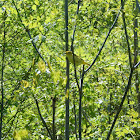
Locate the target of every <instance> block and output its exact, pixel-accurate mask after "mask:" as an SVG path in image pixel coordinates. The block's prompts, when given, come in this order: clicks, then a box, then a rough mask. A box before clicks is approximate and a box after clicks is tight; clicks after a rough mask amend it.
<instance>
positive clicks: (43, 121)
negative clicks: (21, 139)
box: [34, 97, 53, 139]
mask: <svg viewBox="0 0 140 140" xmlns="http://www.w3.org/2000/svg"><path fill="white" fill-rule="evenodd" d="M34 99H35V102H36V106H37V110H38V113H39V116H40V118H41V121H42V123H43V125H44V126H45V128H46V130H47V131H48V133H49V136H50V137H51V139H53V137H52V134H51V132H50V130H49V128H48V126H47V124H46V122H45V120H44V119H43V117H42V115H41V112H40V108H39V105H38V101H37V99H36V98H35V97H34Z"/></svg>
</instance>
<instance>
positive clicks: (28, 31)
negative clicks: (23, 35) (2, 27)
mask: <svg viewBox="0 0 140 140" xmlns="http://www.w3.org/2000/svg"><path fill="white" fill-rule="evenodd" d="M12 2H13V4H14V6H15V8H16V11H17V13H18V18H19V20H20V22H21V24H22V25H23V27H24V29H25V30H26V32H27V33H28V35H29V38H30V39H31V40H32V41H31V42H32V45H33V47H34V48H35V50H36V52H37V53H38V55H39V56H40V58H41V59H42V60H43V61H44V62H45V64H46V66H48V63H47V62H46V61H45V59H44V58H43V56H42V55H41V53H40V52H39V50H38V49H37V47H36V45H35V43H34V41H33V39H32V37H31V34H30V30H29V29H28V28H27V27H25V25H24V24H23V22H22V19H21V16H20V13H19V10H18V8H17V6H16V4H15V2H14V0H12Z"/></svg>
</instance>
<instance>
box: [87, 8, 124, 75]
mask: <svg viewBox="0 0 140 140" xmlns="http://www.w3.org/2000/svg"><path fill="white" fill-rule="evenodd" d="M120 11H121V8H120V10H119V12H118V15H117V16H116V19H115V21H114V23H113V24H112V26H111V28H110V29H109V32H108V34H107V36H106V38H105V40H104V42H103V45H102V47H101V48H100V50H99V52H98V54H97V55H96V57H95V59H94V60H93V62H92V64H91V65H90V66H89V67H88V68H87V69H86V70H85V73H87V72H88V71H89V69H90V68H91V67H92V66H93V65H94V64H95V62H96V60H97V58H98V57H99V55H100V53H101V51H102V49H103V48H104V45H105V43H106V41H107V39H108V37H109V35H110V33H111V31H112V29H113V28H114V26H115V24H116V22H117V20H118V17H119V15H120Z"/></svg>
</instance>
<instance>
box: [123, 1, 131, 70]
mask: <svg viewBox="0 0 140 140" xmlns="http://www.w3.org/2000/svg"><path fill="white" fill-rule="evenodd" d="M121 6H122V19H123V24H124V30H125V36H126V42H127V47H128V54H129V64H130V68H132V59H131V52H130V45H129V40H128V34H127V30H126V23H125V13H124V11H123V10H124V1H123V0H121Z"/></svg>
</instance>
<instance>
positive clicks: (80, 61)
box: [66, 51, 90, 66]
mask: <svg viewBox="0 0 140 140" xmlns="http://www.w3.org/2000/svg"><path fill="white" fill-rule="evenodd" d="M66 56H67V58H68V60H69V61H70V62H71V63H73V64H74V61H73V54H72V51H66ZM74 60H75V65H76V66H78V65H81V64H83V65H88V66H90V64H88V63H86V62H85V61H84V60H83V59H82V58H80V57H79V56H77V55H76V54H74Z"/></svg>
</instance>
